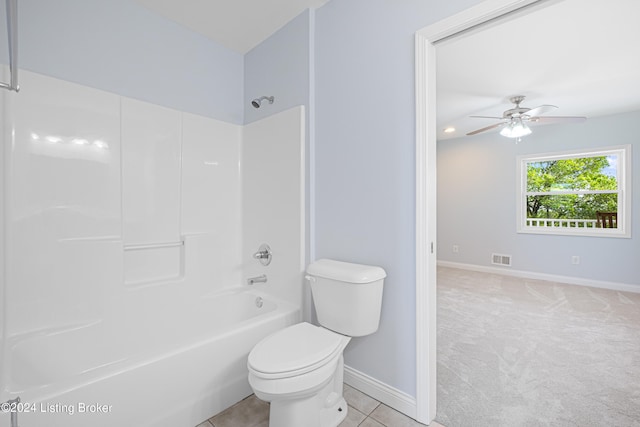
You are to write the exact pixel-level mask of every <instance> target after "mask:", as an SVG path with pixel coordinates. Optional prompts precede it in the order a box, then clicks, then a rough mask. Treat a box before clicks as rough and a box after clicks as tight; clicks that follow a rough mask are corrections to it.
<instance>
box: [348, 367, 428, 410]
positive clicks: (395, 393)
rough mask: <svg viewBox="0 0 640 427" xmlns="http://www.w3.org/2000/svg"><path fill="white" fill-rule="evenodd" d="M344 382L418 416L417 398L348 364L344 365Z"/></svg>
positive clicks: (389, 404)
mask: <svg viewBox="0 0 640 427" xmlns="http://www.w3.org/2000/svg"><path fill="white" fill-rule="evenodd" d="M344 382H345V383H346V384H348V385H350V386H351V387H353V388H356V389H358V390H360V391H361V392H363V393H364V394H367V395H369V396H371V397H373V398H374V399H376V400H377V401H379V402H381V403H384V404H385V405H387V406H389V407H391V408H393V409H395V410H396V411H399V412H402V413H403V414H405V415H406V416H408V417H411V418H413V419H415V418H416V413H417V411H416V399H415V398H414V397H412V396H410V395H408V394H407V393H405V392H403V391H400V390H398V389H396V388H394V387H391V386H389V385H387V384H385V383H383V382H382V381H379V380H377V379H375V378H373V377H370V376H369V375H367V374H364V373H362V372H360V371H358V370H357V369H353V368H352V367H350V366H347V365H345V366H344Z"/></svg>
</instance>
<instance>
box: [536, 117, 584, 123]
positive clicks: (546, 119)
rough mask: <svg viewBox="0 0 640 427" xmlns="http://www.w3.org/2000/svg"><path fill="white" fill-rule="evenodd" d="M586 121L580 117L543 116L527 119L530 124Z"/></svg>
mask: <svg viewBox="0 0 640 427" xmlns="http://www.w3.org/2000/svg"><path fill="white" fill-rule="evenodd" d="M585 120H587V118H586V117H582V116H543V117H531V118H530V119H529V121H530V122H533V123H541V124H546V123H580V122H584V121H585Z"/></svg>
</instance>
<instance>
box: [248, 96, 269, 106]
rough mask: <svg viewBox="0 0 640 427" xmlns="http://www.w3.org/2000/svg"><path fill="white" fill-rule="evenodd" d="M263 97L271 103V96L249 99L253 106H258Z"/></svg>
mask: <svg viewBox="0 0 640 427" xmlns="http://www.w3.org/2000/svg"><path fill="white" fill-rule="evenodd" d="M265 99H266V100H267V101H269V104H273V96H261V97H260V98H256V99H254V100H253V101H251V105H253V106H254V108H260V104H262V101H264V100H265Z"/></svg>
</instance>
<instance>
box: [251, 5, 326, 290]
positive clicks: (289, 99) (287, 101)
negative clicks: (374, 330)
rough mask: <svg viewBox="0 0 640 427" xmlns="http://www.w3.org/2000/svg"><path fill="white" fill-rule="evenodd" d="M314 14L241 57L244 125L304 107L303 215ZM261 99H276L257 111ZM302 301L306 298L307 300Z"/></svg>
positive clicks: (307, 181) (307, 198)
mask: <svg viewBox="0 0 640 427" xmlns="http://www.w3.org/2000/svg"><path fill="white" fill-rule="evenodd" d="M313 19H314V11H313V10H306V11H304V12H303V13H301V14H300V15H298V16H297V17H295V18H294V19H292V20H291V21H289V22H288V23H287V24H286V25H285V26H283V27H282V28H280V29H279V30H278V31H277V32H275V33H274V34H273V35H271V36H270V37H269V38H268V39H266V40H265V41H264V42H262V43H260V44H259V45H258V46H256V47H255V48H253V49H251V50H250V51H249V52H247V54H246V55H245V57H244V64H245V66H244V93H245V97H244V99H243V100H242V101H243V103H244V120H245V123H246V124H248V123H251V122H254V121H256V120H260V119H263V118H265V117H268V116H270V115H272V114H275V113H279V112H281V111H285V110H288V109H289V108H291V107H294V106H297V105H304V106H305V147H304V152H305V173H306V176H305V185H306V191H305V212H310V209H311V197H310V195H311V187H310V184H311V176H310V171H311V168H310V153H311V149H310V145H311V140H312V134H311V122H312V120H313V117H312V111H313V109H312V108H311V101H310V100H311V92H312V88H311V86H310V81H311V74H312V73H311V69H310V64H311V49H312V46H311V40H312V32H311V31H312V28H313ZM260 96H273V97H275V99H274V102H273V104H269V103H268V102H267V101H263V103H262V105H261V107H260V108H259V109H256V108H254V107H253V106H252V105H251V100H253V99H255V98H259V97H260ZM309 219H310V216H309V215H308V214H307V215H305V222H306V224H305V230H306V232H307V233H306V234H307V235H306V240H305V241H306V242H307V245H306V253H305V259H306V260H308V259H309V256H310V254H309V250H310V248H309V244H308V242H309V238H310V236H309V231H310V222H309ZM305 298H308V296H306V297H305Z"/></svg>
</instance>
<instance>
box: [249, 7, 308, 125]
mask: <svg viewBox="0 0 640 427" xmlns="http://www.w3.org/2000/svg"><path fill="white" fill-rule="evenodd" d="M309 20H310V11H309V10H307V11H305V12H303V13H301V14H300V15H298V16H297V17H295V18H294V19H292V20H291V21H289V22H288V23H287V24H286V25H285V26H284V27H282V28H280V29H279V30H278V31H277V32H276V33H274V34H273V35H272V36H271V37H269V38H268V39H267V40H265V41H264V42H262V43H260V44H259V45H258V46H256V47H255V48H253V49H252V50H251V51H249V52H247V54H246V55H245V57H244V66H245V68H244V91H245V99H243V101H244V121H245V123H251V122H254V121H256V120H259V119H262V118H265V117H267V116H270V115H272V114H275V113H279V112H281V111H285V110H288V109H289V108H291V107H294V106H297V105H308V103H309V55H310V52H309V29H310V21H309ZM263 95H265V96H274V97H275V100H274V103H273V104H269V103H268V102H263V104H262V106H261V107H260V108H259V109H256V108H254V107H252V106H251V100H252V99H255V98H258V97H260V96H263Z"/></svg>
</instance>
